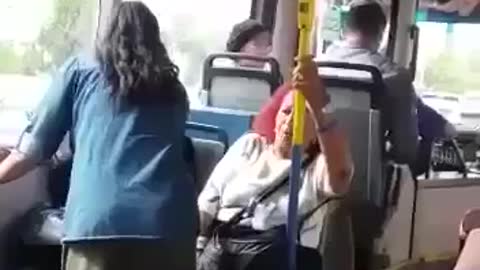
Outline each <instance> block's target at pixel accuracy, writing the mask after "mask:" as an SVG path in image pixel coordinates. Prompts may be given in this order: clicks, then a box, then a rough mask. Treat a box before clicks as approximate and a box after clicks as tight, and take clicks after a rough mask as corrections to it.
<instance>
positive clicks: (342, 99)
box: [318, 62, 386, 207]
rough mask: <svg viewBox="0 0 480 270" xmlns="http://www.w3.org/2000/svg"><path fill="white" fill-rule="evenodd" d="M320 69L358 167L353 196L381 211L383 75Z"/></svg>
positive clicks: (327, 65)
mask: <svg viewBox="0 0 480 270" xmlns="http://www.w3.org/2000/svg"><path fill="white" fill-rule="evenodd" d="M318 66H319V73H320V75H321V76H322V77H323V79H324V81H325V84H326V86H327V91H328V93H329V95H330V97H331V101H332V104H333V106H334V107H335V108H336V117H337V118H338V119H339V121H340V123H341V125H342V126H343V127H344V128H345V129H346V131H347V134H348V136H349V140H350V147H351V151H352V158H353V161H354V164H355V174H354V178H353V184H352V185H353V186H352V190H353V192H352V195H353V196H355V197H357V198H359V199H366V200H369V201H373V202H374V203H375V204H376V205H377V206H379V207H381V204H382V203H383V199H382V198H384V196H383V192H384V191H383V189H384V188H385V186H386V185H385V183H384V179H383V168H384V166H383V153H384V147H385V139H384V136H383V135H384V130H383V128H382V121H381V112H380V111H379V108H380V102H381V99H382V94H383V92H384V83H383V79H382V75H381V73H380V71H379V70H378V69H377V68H375V67H372V66H366V65H359V64H349V63H335V62H320V63H318ZM339 69H340V71H341V69H343V70H348V73H347V74H348V77H347V76H342V72H339ZM335 70H336V71H335ZM332 71H333V72H332ZM351 74H354V76H350V75H351Z"/></svg>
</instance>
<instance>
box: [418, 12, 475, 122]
mask: <svg viewBox="0 0 480 270" xmlns="http://www.w3.org/2000/svg"><path fill="white" fill-rule="evenodd" d="M420 19H421V18H420ZM418 20H419V18H418V16H417V25H418V27H419V28H420V39H419V50H418V58H417V74H416V78H415V86H416V89H417V91H419V92H421V91H422V90H424V91H427V92H428V94H429V95H430V94H432V93H439V94H440V93H441V95H442V96H444V97H445V96H447V95H449V96H450V97H454V98H449V99H448V101H449V102H450V103H451V104H450V105H448V107H449V110H450V111H449V112H448V113H446V114H444V116H445V117H447V118H448V119H450V120H451V121H452V122H453V123H454V124H464V121H463V120H464V116H465V115H466V114H472V113H473V114H476V115H477V116H476V117H477V118H478V119H477V120H476V121H474V122H475V123H476V124H480V102H479V103H477V105H476V106H473V104H472V101H473V100H476V101H478V99H473V98H472V96H479V95H480V77H478V74H480V43H478V42H476V41H475V37H474V36H472V34H473V33H478V32H479V31H480V24H473V23H472V24H469V23H452V24H449V23H445V22H435V21H418ZM439 104H440V103H439ZM433 107H434V108H435V109H437V111H439V112H440V113H442V112H445V110H444V106H433ZM453 108H455V109H454V110H455V112H451V110H452V109H453ZM452 115H455V117H454V119H455V120H453V119H452V117H451V116H452ZM460 116H461V117H460ZM469 123H472V121H471V119H470V120H469Z"/></svg>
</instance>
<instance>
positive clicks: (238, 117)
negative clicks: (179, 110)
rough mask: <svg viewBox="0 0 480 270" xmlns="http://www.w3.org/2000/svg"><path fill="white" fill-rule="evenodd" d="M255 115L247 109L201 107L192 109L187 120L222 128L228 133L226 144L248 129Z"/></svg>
mask: <svg viewBox="0 0 480 270" xmlns="http://www.w3.org/2000/svg"><path fill="white" fill-rule="evenodd" d="M255 115H256V113H254V112H249V111H242V110H232V109H222V108H213V107H203V108H199V109H192V110H191V111H190V119H189V120H190V121H192V122H196V123H201V124H206V125H211V126H216V127H219V128H222V129H223V130H225V132H226V133H227V135H228V145H232V144H233V143H234V142H235V141H236V140H237V139H238V138H240V137H241V136H242V135H243V134H245V133H246V132H247V131H248V130H250V127H251V125H252V121H253V118H254V117H255Z"/></svg>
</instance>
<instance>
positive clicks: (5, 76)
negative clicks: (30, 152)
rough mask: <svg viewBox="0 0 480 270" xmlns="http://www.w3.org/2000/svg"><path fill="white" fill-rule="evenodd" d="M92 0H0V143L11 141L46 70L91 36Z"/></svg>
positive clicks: (46, 77) (41, 90)
mask: <svg viewBox="0 0 480 270" xmlns="http://www.w3.org/2000/svg"><path fill="white" fill-rule="evenodd" d="M97 2H98V1H97V0H42V1H31V0H2V1H0V59H1V61H0V143H1V144H9V145H11V144H15V143H16V140H17V139H18V132H19V130H20V132H21V130H22V129H23V128H24V127H25V124H26V120H27V118H26V111H29V110H31V109H33V108H34V107H35V106H36V105H37V103H38V102H39V100H40V99H41V98H42V96H43V94H44V91H45V90H46V88H47V87H48V83H49V79H50V76H51V75H52V73H53V72H55V70H56V69H57V68H58V67H59V66H61V65H62V64H63V62H64V61H65V60H66V59H67V58H68V57H70V56H72V55H73V54H74V53H75V52H76V51H77V50H78V49H80V48H82V47H84V46H88V45H90V44H91V43H90V42H92V39H93V37H94V36H95V27H96V21H97V17H96V16H97V12H96V10H97Z"/></svg>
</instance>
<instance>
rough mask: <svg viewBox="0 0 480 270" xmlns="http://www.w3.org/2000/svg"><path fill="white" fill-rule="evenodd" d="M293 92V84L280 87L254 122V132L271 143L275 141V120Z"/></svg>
mask: <svg viewBox="0 0 480 270" xmlns="http://www.w3.org/2000/svg"><path fill="white" fill-rule="evenodd" d="M290 90H291V84H290V83H285V84H283V85H282V86H280V87H279V88H278V89H277V90H276V91H275V93H274V94H273V96H272V97H271V98H270V100H269V101H268V102H267V103H265V105H263V107H262V109H261V110H260V112H259V113H258V115H257V116H256V117H255V119H254V120H253V124H252V131H253V132H255V133H257V134H259V135H261V136H264V137H265V138H266V139H267V141H268V142H269V143H272V142H273V140H274V139H275V118H276V117H277V113H278V111H279V110H280V107H281V106H282V103H283V99H284V98H285V96H287V94H288V93H289V92H290Z"/></svg>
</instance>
